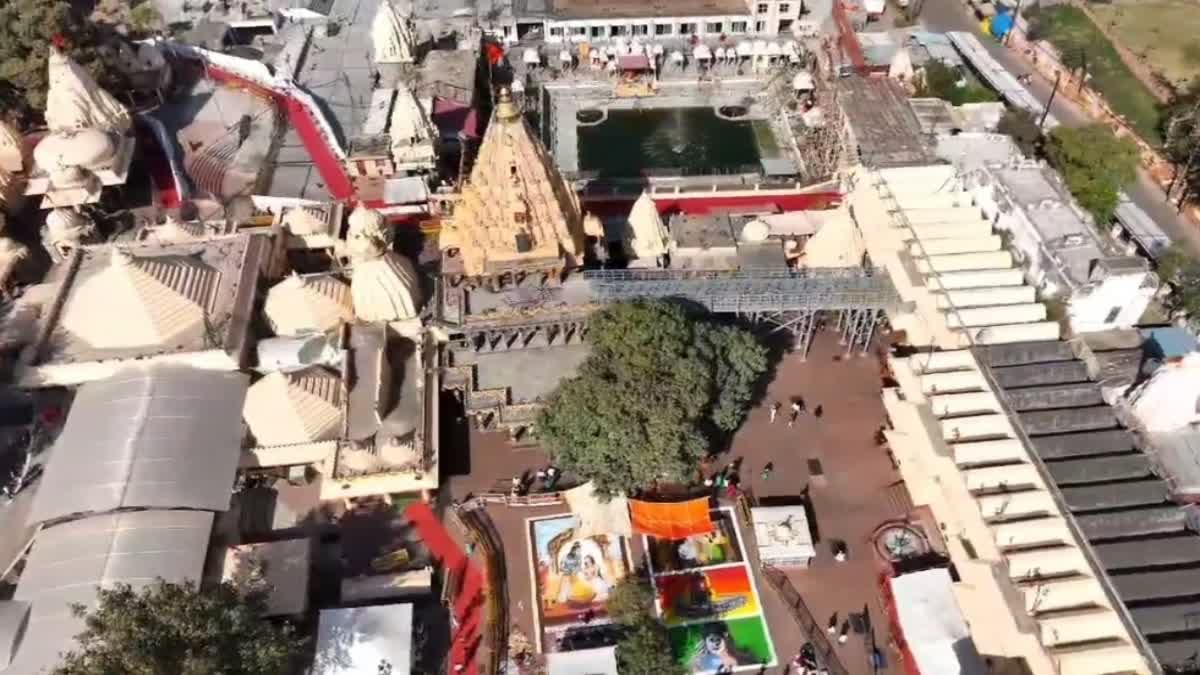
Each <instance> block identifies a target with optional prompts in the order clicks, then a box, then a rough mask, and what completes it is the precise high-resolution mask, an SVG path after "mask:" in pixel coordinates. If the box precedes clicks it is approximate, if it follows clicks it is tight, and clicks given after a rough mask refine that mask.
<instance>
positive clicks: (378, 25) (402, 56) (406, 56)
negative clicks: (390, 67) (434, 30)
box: [371, 0, 416, 63]
mask: <svg viewBox="0 0 1200 675" xmlns="http://www.w3.org/2000/svg"><path fill="white" fill-rule="evenodd" d="M371 42H372V46H373V47H374V53H375V63H412V62H414V61H415V60H416V56H415V51H416V40H415V35H414V32H413V26H412V22H411V21H409V19H408V17H407V16H404V15H402V14H401V13H400V11H399V10H397V9H396V6H395V5H393V4H392V2H391V0H381V2H380V3H379V9H378V10H376V11H375V19H374V20H373V21H372V23H371Z"/></svg>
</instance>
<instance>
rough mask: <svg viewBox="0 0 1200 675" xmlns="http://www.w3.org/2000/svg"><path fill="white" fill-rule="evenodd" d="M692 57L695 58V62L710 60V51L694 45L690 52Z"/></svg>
mask: <svg viewBox="0 0 1200 675" xmlns="http://www.w3.org/2000/svg"><path fill="white" fill-rule="evenodd" d="M692 56H694V57H696V60H697V61H707V60H709V59H711V58H712V50H710V49H709V48H708V46H706V45H696V48H695V49H693V50H692Z"/></svg>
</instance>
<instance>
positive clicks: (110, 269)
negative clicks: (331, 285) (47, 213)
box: [21, 234, 269, 386]
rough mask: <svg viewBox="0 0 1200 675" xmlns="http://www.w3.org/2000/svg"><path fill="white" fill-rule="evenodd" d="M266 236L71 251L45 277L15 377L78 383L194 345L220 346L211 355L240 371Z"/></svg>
mask: <svg viewBox="0 0 1200 675" xmlns="http://www.w3.org/2000/svg"><path fill="white" fill-rule="evenodd" d="M268 242H269V240H268V238H267V237H261V236H256V235H244V234H242V235H233V236H228V237H218V238H215V239H212V240H209V241H203V242H187V243H175V244H150V243H146V244H140V245H131V246H123V247H121V248H120V250H118V249H117V247H114V246H109V245H102V246H94V247H84V248H80V249H77V250H76V253H75V254H74V255H73V256H72V257H71V258H70V259H69V260H68V261H67V262H66V263H65V264H64V266H63V267H64V269H63V272H64V273H62V274H60V275H52V277H51V278H56V279H59V280H60V281H59V282H58V283H57V285H56V286H55V287H54V292H53V294H52V296H51V300H50V301H49V304H48V305H47V306H45V307H44V308H43V310H42V312H41V317H42V318H41V324H42V325H41V326H40V329H41V332H40V337H39V339H38V340H37V342H35V343H34V344H32V345H30V346H29V347H28V348H27V349H26V351H25V353H24V354H23V356H22V360H23V362H24V364H25V367H26V370H25V372H24V373H23V374H22V375H21V379H22V383H23V384H24V385H26V386H47V385H54V384H77V383H79V382H83V381H86V380H90V379H97V378H100V377H105V376H107V375H110V374H112V373H114V372H116V370H118V369H119V367H120V366H121V365H122V364H123V363H124V362H126V361H128V360H131V359H144V358H150V357H168V356H180V355H183V354H188V353H200V352H205V353H209V352H217V353H223V354H222V355H219V357H218V358H216V359H214V362H216V361H220V362H222V363H227V364H229V365H228V369H230V370H234V369H237V368H238V367H239V366H240V365H241V358H242V355H243V352H244V351H245V350H246V349H247V347H248V345H247V343H248V341H249V340H250V334H249V326H250V318H251V314H252V308H253V305H254V302H255V294H256V287H257V284H258V276H259V270H260V268H261V266H262V264H263V263H264V261H265V259H266V256H267V255H268V252H269V246H268ZM58 307H61V310H58V309H57V308H58ZM51 308H55V309H54V310H53V311H52V309H51ZM114 314H119V315H121V316H123V317H124V320H123V321H113V320H112V317H113V316H114ZM72 366H79V368H73V367H72Z"/></svg>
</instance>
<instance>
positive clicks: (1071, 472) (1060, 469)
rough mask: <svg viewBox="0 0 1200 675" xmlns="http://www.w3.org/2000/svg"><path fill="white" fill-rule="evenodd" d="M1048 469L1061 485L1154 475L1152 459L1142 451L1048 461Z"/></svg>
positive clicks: (1055, 480) (1132, 478)
mask: <svg viewBox="0 0 1200 675" xmlns="http://www.w3.org/2000/svg"><path fill="white" fill-rule="evenodd" d="M1046 469H1047V470H1049V471H1050V475H1051V476H1053V477H1054V482H1056V483H1058V485H1059V487H1062V486H1064V485H1078V484H1080V483H1105V482H1111V481H1117V480H1134V479H1139V478H1146V477H1149V476H1152V475H1153V471H1152V469H1151V467H1150V460H1149V459H1148V458H1147V457H1146V456H1145V455H1143V454H1141V453H1130V454H1128V455H1118V456H1116V457H1087V458H1084V459H1067V460H1063V461H1061V462H1047V463H1046Z"/></svg>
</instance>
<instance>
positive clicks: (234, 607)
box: [54, 581, 302, 675]
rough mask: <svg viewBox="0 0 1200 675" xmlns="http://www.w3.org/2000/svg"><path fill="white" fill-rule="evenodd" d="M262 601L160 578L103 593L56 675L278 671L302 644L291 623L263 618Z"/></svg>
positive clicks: (225, 588) (270, 674)
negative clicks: (137, 586) (141, 586)
mask: <svg viewBox="0 0 1200 675" xmlns="http://www.w3.org/2000/svg"><path fill="white" fill-rule="evenodd" d="M263 601H264V598H263V597H262V596H261V595H259V594H250V595H243V594H242V593H240V592H239V591H238V590H237V588H235V587H234V586H233V585H232V584H228V583H225V584H221V585H220V586H218V587H216V588H213V589H212V590H204V591H201V590H198V589H197V587H196V586H195V584H193V583H191V582H188V583H184V584H172V583H166V582H163V581H159V582H157V583H154V584H150V585H149V586H146V587H144V588H142V589H140V590H134V589H132V588H131V587H129V586H128V585H118V586H116V587H115V588H112V589H101V590H100V591H99V604H98V605H97V606H96V608H95V609H93V610H92V611H90V612H87V611H85V610H84V608H83V607H76V608H75V611H76V612H77V614H78V615H80V616H83V617H84V621H85V625H86V628H85V629H84V631H83V633H81V634H80V635H79V636H78V637H77V638H76V641H77V642H78V648H77V649H76V650H75V651H73V652H71V653H69V654H67V655H66V656H65V658H64V660H63V663H62V664H61V665H60V666H59V667H58V668H56V669H55V670H54V675H111V674H112V673H122V674H123V675H162V673H178V674H179V675H213V674H214V673H222V675H279V673H284V672H289V668H290V667H291V664H292V659H293V658H294V657H295V655H296V653H297V650H298V649H299V648H300V646H301V645H302V640H301V639H300V638H298V637H296V636H295V634H294V633H293V631H292V629H291V627H290V626H286V625H283V626H278V625H276V624H273V623H270V622H267V621H264V620H263V619H262V609H263Z"/></svg>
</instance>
